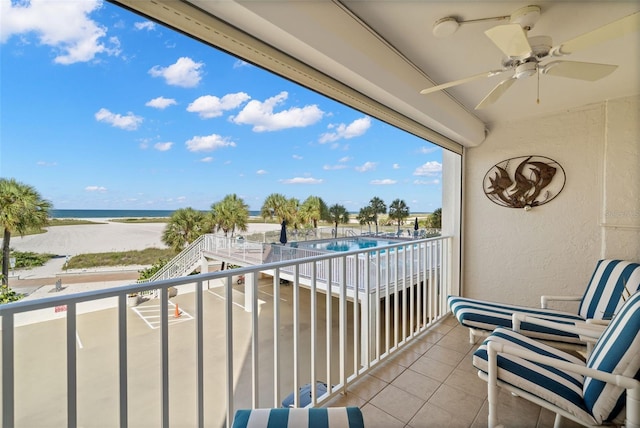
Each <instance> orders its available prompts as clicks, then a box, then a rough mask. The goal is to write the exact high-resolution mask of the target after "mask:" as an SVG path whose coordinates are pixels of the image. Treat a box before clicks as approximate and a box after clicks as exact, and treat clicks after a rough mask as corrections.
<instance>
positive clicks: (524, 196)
mask: <svg viewBox="0 0 640 428" xmlns="http://www.w3.org/2000/svg"><path fill="white" fill-rule="evenodd" d="M565 180H566V176H565V173H564V169H563V168H562V166H560V164H559V163H558V162H556V161H554V160H553V159H549V158H547V157H544V156H534V155H531V156H520V157H517V158H511V159H507V160H504V161H502V162H499V163H497V164H495V165H494V166H492V167H491V169H489V171H487V173H486V174H485V176H484V180H483V183H482V186H483V189H484V194H485V195H487V197H488V198H489V199H490V200H491V201H492V202H494V203H496V204H498V205H501V206H503V207H509V208H524V209H525V210H527V211H528V210H530V209H531V208H532V207H537V206H540V205H543V204H546V203H547V202H550V201H552V200H553V199H554V198H555V197H557V196H558V195H559V194H560V192H561V191H562V189H564V183H565Z"/></svg>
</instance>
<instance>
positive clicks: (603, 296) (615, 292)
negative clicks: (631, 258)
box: [578, 260, 640, 319]
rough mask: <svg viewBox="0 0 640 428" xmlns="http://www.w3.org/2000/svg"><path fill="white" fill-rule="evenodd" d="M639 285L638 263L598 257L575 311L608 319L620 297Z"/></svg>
mask: <svg viewBox="0 0 640 428" xmlns="http://www.w3.org/2000/svg"><path fill="white" fill-rule="evenodd" d="M639 289H640V264H638V263H632V262H627V261H623V260H600V261H599V262H598V264H597V265H596V270H595V272H593V276H592V277H591V280H590V281H589V286H588V287H587V289H586V291H585V293H584V296H583V297H582V301H581V302H580V308H579V309H578V315H580V316H581V317H582V318H585V319H589V318H593V319H611V318H613V316H614V315H615V314H616V313H617V312H618V310H619V309H620V307H622V304H623V303H624V299H625V298H628V297H629V296H630V295H631V294H633V293H635V292H636V291H637V290H639Z"/></svg>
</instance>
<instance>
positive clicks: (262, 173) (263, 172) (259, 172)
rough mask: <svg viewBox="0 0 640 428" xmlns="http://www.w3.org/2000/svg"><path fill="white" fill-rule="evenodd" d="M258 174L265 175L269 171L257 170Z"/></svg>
mask: <svg viewBox="0 0 640 428" xmlns="http://www.w3.org/2000/svg"><path fill="white" fill-rule="evenodd" d="M256 174H258V175H265V174H268V172H267V171H265V170H264V169H259V170H257V171H256Z"/></svg>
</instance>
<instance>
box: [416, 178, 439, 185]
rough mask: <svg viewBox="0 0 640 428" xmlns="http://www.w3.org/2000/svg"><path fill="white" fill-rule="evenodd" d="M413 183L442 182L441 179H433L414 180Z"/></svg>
mask: <svg viewBox="0 0 640 428" xmlns="http://www.w3.org/2000/svg"><path fill="white" fill-rule="evenodd" d="M413 184H440V180H438V179H437V178H436V179H433V180H413Z"/></svg>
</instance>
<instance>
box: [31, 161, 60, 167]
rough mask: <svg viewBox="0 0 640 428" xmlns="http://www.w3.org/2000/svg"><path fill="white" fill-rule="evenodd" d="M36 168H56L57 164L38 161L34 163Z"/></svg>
mask: <svg viewBox="0 0 640 428" xmlns="http://www.w3.org/2000/svg"><path fill="white" fill-rule="evenodd" d="M36 165H38V166H57V165H58V162H46V161H38V162H36Z"/></svg>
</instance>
